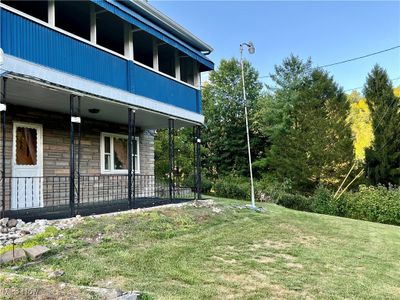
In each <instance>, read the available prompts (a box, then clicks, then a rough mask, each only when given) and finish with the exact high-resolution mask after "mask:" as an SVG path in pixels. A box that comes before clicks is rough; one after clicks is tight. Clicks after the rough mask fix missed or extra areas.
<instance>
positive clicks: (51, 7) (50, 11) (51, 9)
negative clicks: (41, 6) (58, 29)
mask: <svg viewBox="0 0 400 300" xmlns="http://www.w3.org/2000/svg"><path fill="white" fill-rule="evenodd" d="M47 20H48V23H49V25H50V26H52V27H54V26H56V6H55V0H49V1H48V4H47Z"/></svg>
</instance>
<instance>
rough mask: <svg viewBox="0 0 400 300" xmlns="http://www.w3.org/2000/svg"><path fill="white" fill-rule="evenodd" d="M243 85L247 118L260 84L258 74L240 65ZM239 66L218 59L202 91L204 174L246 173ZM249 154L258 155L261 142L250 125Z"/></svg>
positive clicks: (232, 61) (260, 87)
mask: <svg viewBox="0 0 400 300" xmlns="http://www.w3.org/2000/svg"><path fill="white" fill-rule="evenodd" d="M244 70H245V85H246V93H247V101H248V102H247V104H248V108H249V115H250V116H252V114H253V111H254V107H255V103H256V101H257V99H258V98H259V97H260V95H261V90H262V84H261V83H260V82H259V81H258V72H257V71H256V70H255V69H254V67H252V66H251V65H250V63H249V62H247V61H245V62H244ZM241 80H242V79H241V67H240V63H239V62H238V61H237V60H236V59H230V60H222V61H221V63H220V65H219V67H218V68H217V69H216V70H215V71H212V72H211V73H210V76H209V81H208V82H207V83H206V85H205V86H204V88H203V112H204V115H205V125H206V126H205V130H204V131H203V138H202V140H203V146H205V147H206V148H207V149H206V157H205V158H204V166H205V167H206V168H207V170H208V175H209V176H211V177H217V176H221V175H225V174H232V173H234V174H237V175H247V174H248V158H247V144H246V127H245V118H244V102H243V94H242V81H241ZM250 138H251V147H252V153H253V155H254V156H255V157H257V156H259V151H260V149H262V146H260V144H262V142H261V141H260V140H258V139H257V138H256V136H255V134H254V127H253V126H252V124H250Z"/></svg>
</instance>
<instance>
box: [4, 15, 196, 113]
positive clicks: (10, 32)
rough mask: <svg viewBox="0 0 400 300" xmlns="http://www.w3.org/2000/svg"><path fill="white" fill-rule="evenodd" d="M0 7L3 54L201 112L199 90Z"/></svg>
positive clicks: (66, 84)
mask: <svg viewBox="0 0 400 300" xmlns="http://www.w3.org/2000/svg"><path fill="white" fill-rule="evenodd" d="M0 11H1V13H0V20H1V25H0V27H1V29H0V34H1V36H0V40H1V48H2V49H3V51H4V52H5V53H6V54H9V55H12V56H15V57H18V58H21V59H24V60H27V61H31V62H33V63H36V64H40V65H43V66H46V67H50V68H53V69H57V70H59V71H62V72H66V73H70V74H73V75H76V76H80V77H83V78H85V79H89V80H93V81H96V82H99V83H102V84H104V85H107V86H111V87H114V88H118V89H122V90H125V91H128V92H131V93H133V94H137V95H141V96H144V97H148V98H151V99H154V100H157V101H161V102H164V103H168V104H171V105H174V106H177V107H180V108H183V109H186V110H189V111H192V112H197V113H200V112H201V95H200V91H199V90H197V89H195V88H191V87H189V86H187V85H184V84H182V83H179V82H177V81H175V80H172V79H170V78H167V77H165V76H163V75H160V74H158V73H156V72H153V71H151V70H148V69H146V68H143V67H141V66H139V65H137V64H135V63H133V62H132V61H128V60H125V59H123V58H120V57H118V56H115V55H112V54H110V53H107V52H105V51H102V50H100V49H98V48H96V47H94V46H91V45H89V44H86V43H84V42H81V41H79V40H77V39H74V38H72V37H69V36H66V35H64V34H61V33H59V32H57V31H55V30H52V29H50V28H47V27H46V26H43V25H40V24H38V23H35V22H33V21H31V20H28V19H25V18H23V17H21V16H18V15H16V14H14V13H11V12H9V11H7V10H5V9H1V10H0ZM65 86H68V82H66V83H65Z"/></svg>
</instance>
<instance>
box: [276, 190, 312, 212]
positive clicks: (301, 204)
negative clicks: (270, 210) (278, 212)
mask: <svg viewBox="0 0 400 300" xmlns="http://www.w3.org/2000/svg"><path fill="white" fill-rule="evenodd" d="M277 203H278V204H279V205H282V206H284V207H287V208H292V209H296V210H303V211H312V201H311V199H310V198H308V197H306V196H303V195H301V194H289V193H283V194H281V195H280V198H279V200H278V202H277Z"/></svg>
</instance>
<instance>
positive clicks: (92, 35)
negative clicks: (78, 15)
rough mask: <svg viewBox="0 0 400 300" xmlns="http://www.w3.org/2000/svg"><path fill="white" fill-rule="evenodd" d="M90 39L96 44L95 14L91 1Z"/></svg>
mask: <svg viewBox="0 0 400 300" xmlns="http://www.w3.org/2000/svg"><path fill="white" fill-rule="evenodd" d="M90 41H91V42H92V43H93V44H97V14H96V7H95V6H94V4H93V3H91V4H90Z"/></svg>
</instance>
